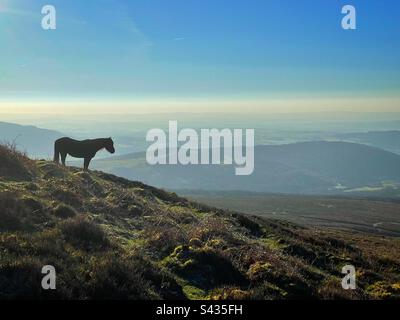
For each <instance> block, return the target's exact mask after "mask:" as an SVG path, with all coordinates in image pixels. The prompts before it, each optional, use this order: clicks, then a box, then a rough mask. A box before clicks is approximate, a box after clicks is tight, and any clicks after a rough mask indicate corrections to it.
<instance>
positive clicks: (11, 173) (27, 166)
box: [0, 142, 35, 181]
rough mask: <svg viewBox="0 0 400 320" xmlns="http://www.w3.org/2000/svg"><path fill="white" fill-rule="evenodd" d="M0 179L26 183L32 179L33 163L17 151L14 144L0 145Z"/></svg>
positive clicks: (5, 143)
mask: <svg viewBox="0 0 400 320" xmlns="http://www.w3.org/2000/svg"><path fill="white" fill-rule="evenodd" d="M0 163H1V166H0V178H6V179H11V180H15V181H28V180H31V179H32V177H33V169H34V166H35V162H34V161H32V160H30V159H29V158H28V157H27V156H26V154H25V153H23V152H21V151H19V150H18V149H17V145H16V143H15V142H3V143H1V144H0Z"/></svg>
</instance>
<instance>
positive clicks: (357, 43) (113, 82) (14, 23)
mask: <svg viewBox="0 0 400 320" xmlns="http://www.w3.org/2000/svg"><path fill="white" fill-rule="evenodd" d="M46 4H52V5H54V6H55V7H56V9H57V30H55V31H43V30H42V29H41V26H40V23H41V18H42V14H41V12H40V11H41V8H42V6H43V5H46ZM345 4H352V5H354V6H355V7H356V9H357V30H355V31H345V30H343V29H342V28H341V19H342V14H341V8H342V6H343V5H345ZM399 31H400V2H399V1H396V0H347V1H339V0H301V1H295V0H246V1H245V0H235V1H232V0H120V1H117V0H85V1H78V0H69V1H65V0H63V1H61V0H46V1H40V0H30V1H28V0H0V46H1V47H0V99H3V100H7V101H11V100H13V99H14V100H23V99H38V100H40V99H50V98H52V99H55V100H57V99H61V100H62V99H72V98H73V99H80V98H85V99H94V100H96V99H98V100H101V99H105V100H107V99H108V100H109V101H112V100H113V99H120V100H121V99H123V100H126V101H135V100H138V101H139V100H140V99H158V100H159V101H162V99H168V98H178V99H179V98H182V99H191V98H200V99H219V100H221V99H222V100H224V99H225V100H226V101H230V100H234V99H244V100H245V99H257V100H258V101H259V100H260V99H261V100H262V99H282V98H288V97H291V98H296V97H325V96H329V97H343V96H345V97H369V96H374V97H385V98H387V97H393V96H395V97H397V96H398V95H399V89H400V72H399V71H400V59H399V57H400V32H399ZM399 108H400V107H399Z"/></svg>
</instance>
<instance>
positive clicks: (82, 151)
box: [54, 138, 115, 171]
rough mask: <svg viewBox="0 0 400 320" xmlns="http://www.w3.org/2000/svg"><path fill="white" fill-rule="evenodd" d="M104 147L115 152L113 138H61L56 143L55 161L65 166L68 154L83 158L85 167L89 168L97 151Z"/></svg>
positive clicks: (85, 168)
mask: <svg viewBox="0 0 400 320" xmlns="http://www.w3.org/2000/svg"><path fill="white" fill-rule="evenodd" d="M102 149H106V150H107V151H108V152H110V153H114V152H115V149H114V142H113V140H112V139H111V138H105V139H94V140H83V141H78V140H74V139H71V138H61V139H58V140H56V142H55V143H54V162H57V163H60V155H61V162H62V164H63V166H65V159H66V158H67V155H70V156H71V157H74V158H83V159H85V160H84V165H83V169H84V170H85V171H87V170H88V169H89V164H90V161H91V160H92V159H93V158H94V157H95V156H96V153H97V152H98V151H100V150H102Z"/></svg>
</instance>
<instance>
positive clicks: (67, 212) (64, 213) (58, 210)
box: [53, 204, 77, 219]
mask: <svg viewBox="0 0 400 320" xmlns="http://www.w3.org/2000/svg"><path fill="white" fill-rule="evenodd" d="M53 214H54V215H55V216H56V217H58V218H61V219H68V218H73V217H75V216H76V215H77V212H76V210H75V209H74V208H72V207H71V206H68V205H65V204H59V205H58V206H57V207H55V208H54V210H53Z"/></svg>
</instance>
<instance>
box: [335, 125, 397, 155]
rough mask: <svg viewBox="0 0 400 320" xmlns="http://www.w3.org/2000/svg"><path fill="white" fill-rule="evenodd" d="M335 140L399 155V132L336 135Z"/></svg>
mask: <svg viewBox="0 0 400 320" xmlns="http://www.w3.org/2000/svg"><path fill="white" fill-rule="evenodd" d="M336 138H338V139H340V140H345V141H349V142H355V143H362V144H367V145H371V146H374V147H377V148H381V149H384V150H387V151H391V152H394V153H397V154H400V131H398V130H392V131H368V132H354V133H345V134H338V135H336Z"/></svg>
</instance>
